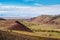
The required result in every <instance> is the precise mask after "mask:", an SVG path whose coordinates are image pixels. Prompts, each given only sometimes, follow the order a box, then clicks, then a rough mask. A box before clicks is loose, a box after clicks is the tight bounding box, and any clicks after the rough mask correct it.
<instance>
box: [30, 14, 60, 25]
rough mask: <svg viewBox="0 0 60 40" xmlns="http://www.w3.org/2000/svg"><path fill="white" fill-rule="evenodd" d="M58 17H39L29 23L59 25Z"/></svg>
mask: <svg viewBox="0 0 60 40" xmlns="http://www.w3.org/2000/svg"><path fill="white" fill-rule="evenodd" d="M59 20H60V15H55V16H53V15H41V16H38V17H36V18H35V19H33V20H32V21H31V22H33V23H37V24H60V21H59Z"/></svg>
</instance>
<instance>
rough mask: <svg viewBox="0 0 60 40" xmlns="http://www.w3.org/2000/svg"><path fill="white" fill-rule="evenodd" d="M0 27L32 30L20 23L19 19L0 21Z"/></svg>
mask: <svg viewBox="0 0 60 40" xmlns="http://www.w3.org/2000/svg"><path fill="white" fill-rule="evenodd" d="M0 27H6V28H4V29H9V30H20V31H28V32H33V31H32V30H31V29H29V28H28V27H26V26H25V25H23V24H21V23H20V22H19V21H15V20H8V21H2V22H0Z"/></svg>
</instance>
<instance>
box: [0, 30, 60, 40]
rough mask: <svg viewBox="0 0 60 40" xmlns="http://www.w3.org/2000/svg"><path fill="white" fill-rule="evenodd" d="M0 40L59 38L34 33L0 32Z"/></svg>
mask: <svg viewBox="0 0 60 40" xmlns="http://www.w3.org/2000/svg"><path fill="white" fill-rule="evenodd" d="M0 40H60V38H51V37H44V36H41V35H39V34H36V33H30V32H23V31H15V30H12V31H11V30H8V31H6V30H4V31H1V30H0Z"/></svg>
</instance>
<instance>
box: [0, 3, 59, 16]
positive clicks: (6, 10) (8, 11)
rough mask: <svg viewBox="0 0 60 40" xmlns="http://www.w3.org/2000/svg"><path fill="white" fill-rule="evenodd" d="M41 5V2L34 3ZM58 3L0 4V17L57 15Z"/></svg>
mask: <svg viewBox="0 0 60 40" xmlns="http://www.w3.org/2000/svg"><path fill="white" fill-rule="evenodd" d="M35 5H41V4H37V3H36V4H35ZM58 14H60V5H50V6H5V5H0V17H35V16H39V15H58Z"/></svg>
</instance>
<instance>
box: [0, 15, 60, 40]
mask: <svg viewBox="0 0 60 40" xmlns="http://www.w3.org/2000/svg"><path fill="white" fill-rule="evenodd" d="M0 40H60V15H55V16H52V15H41V16H38V17H34V18H31V19H17V20H16V19H15V20H14V19H3V18H0Z"/></svg>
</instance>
